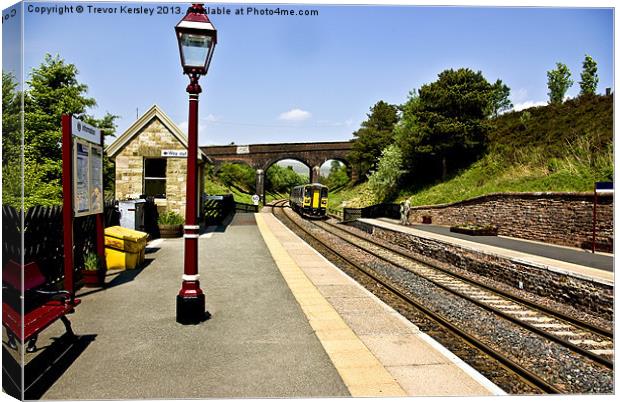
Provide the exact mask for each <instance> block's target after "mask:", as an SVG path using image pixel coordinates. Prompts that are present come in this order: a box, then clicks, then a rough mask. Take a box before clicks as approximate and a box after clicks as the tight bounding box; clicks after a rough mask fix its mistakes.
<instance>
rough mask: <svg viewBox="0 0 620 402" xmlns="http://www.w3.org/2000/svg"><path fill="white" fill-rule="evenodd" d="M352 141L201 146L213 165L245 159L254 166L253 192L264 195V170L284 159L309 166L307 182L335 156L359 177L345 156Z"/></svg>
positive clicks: (241, 161) (239, 161) (352, 178)
mask: <svg viewBox="0 0 620 402" xmlns="http://www.w3.org/2000/svg"><path fill="white" fill-rule="evenodd" d="M352 147H353V142H351V141H347V142H308V143H303V142H297V143H281V144H251V145H222V146H219V145H218V146H205V147H200V149H201V150H202V151H203V152H204V153H205V154H206V155H207V157H208V158H209V159H210V161H211V162H212V163H213V164H214V165H215V167H216V169H217V168H218V167H219V166H220V165H221V164H222V163H245V164H247V165H249V166H251V167H252V168H254V169H255V170H256V192H257V194H258V195H259V196H261V197H264V195H265V172H266V171H267V169H269V167H270V166H271V165H273V164H274V163H276V162H278V161H281V160H283V159H294V160H297V161H299V162H301V163H303V164H304V165H306V166H307V167H308V169H309V170H310V182H311V183H315V182H317V181H318V179H319V175H320V172H321V165H322V164H323V163H325V162H326V161H327V160H330V159H335V160H337V161H340V162H342V163H344V164H345V166H346V167H347V172H348V173H349V177H351V180H357V179H358V171H357V169H355V168H354V167H353V166H352V165H351V162H349V160H348V154H349V151H350V150H351V149H352Z"/></svg>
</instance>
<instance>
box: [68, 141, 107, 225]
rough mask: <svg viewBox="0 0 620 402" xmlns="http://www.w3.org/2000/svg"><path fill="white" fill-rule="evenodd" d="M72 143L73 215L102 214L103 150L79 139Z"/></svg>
mask: <svg viewBox="0 0 620 402" xmlns="http://www.w3.org/2000/svg"><path fill="white" fill-rule="evenodd" d="M73 141H74V144H73V166H74V169H73V197H74V199H73V212H74V215H75V216H86V215H92V214H100V213H103V149H102V147H101V146H100V145H96V144H93V143H90V142H88V141H84V140H82V139H80V138H74V139H73Z"/></svg>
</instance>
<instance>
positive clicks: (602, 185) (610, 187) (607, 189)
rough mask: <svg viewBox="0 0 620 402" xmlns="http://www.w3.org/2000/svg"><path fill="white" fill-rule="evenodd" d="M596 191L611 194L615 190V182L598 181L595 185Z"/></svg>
mask: <svg viewBox="0 0 620 402" xmlns="http://www.w3.org/2000/svg"><path fill="white" fill-rule="evenodd" d="M594 189H595V192H597V193H598V194H605V193H607V194H609V193H613V192H614V183H613V182H611V181H597V182H596V184H595V186H594Z"/></svg>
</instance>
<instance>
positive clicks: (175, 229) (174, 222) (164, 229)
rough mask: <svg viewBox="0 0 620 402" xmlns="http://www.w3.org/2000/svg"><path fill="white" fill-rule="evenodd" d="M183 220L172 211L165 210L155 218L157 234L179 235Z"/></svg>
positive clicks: (172, 236)
mask: <svg viewBox="0 0 620 402" xmlns="http://www.w3.org/2000/svg"><path fill="white" fill-rule="evenodd" d="M184 222H185V220H184V219H183V217H182V216H181V215H179V214H178V213H176V212H174V211H167V212H164V213H163V214H161V215H159V217H158V218H157V226H158V228H159V236H160V237H163V238H174V237H181V234H182V232H183V223H184Z"/></svg>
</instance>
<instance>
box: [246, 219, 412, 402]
mask: <svg viewBox="0 0 620 402" xmlns="http://www.w3.org/2000/svg"><path fill="white" fill-rule="evenodd" d="M255 216H256V224H257V225H258V229H259V231H260V233H261V235H262V236H263V239H264V241H265V244H267V248H268V249H269V252H270V253H271V256H272V257H273V259H274V261H275V263H276V265H277V266H278V269H279V270H280V272H281V274H282V276H283V277H284V280H285V281H286V283H287V284H288V286H289V288H290V289H291V292H292V293H293V295H294V296H295V298H296V299H297V302H298V303H299V305H300V307H301V309H302V310H303V312H304V314H305V315H306V317H307V318H308V321H309V322H310V326H312V328H313V329H314V332H315V334H316V336H317V337H318V339H319V341H320V342H321V344H322V345H323V348H324V349H325V352H327V355H328V356H329V358H330V359H331V361H332V363H333V364H334V367H336V370H337V371H338V374H340V377H341V378H342V381H343V382H344V384H345V385H346V386H347V388H348V389H349V392H350V393H351V396H375V397H376V396H391V397H396V396H407V393H406V392H405V391H404V390H403V389H402V387H401V386H400V384H398V382H397V381H396V380H395V379H394V377H392V375H391V374H390V373H389V372H388V371H387V369H386V368H385V367H383V365H382V364H381V363H380V362H379V360H377V358H376V357H375V356H374V355H373V354H372V353H371V352H370V350H368V348H367V347H366V345H365V344H364V343H363V342H362V341H361V340H360V339H359V338H358V336H357V335H356V334H355V333H354V332H353V331H352V330H351V328H349V326H348V325H347V324H346V323H345V322H344V320H343V319H342V318H341V317H340V315H339V314H338V313H337V312H336V310H334V308H333V307H332V306H331V305H330V304H329V302H328V301H327V300H325V298H324V297H323V295H321V293H320V292H319V290H318V289H317V288H316V286H314V284H313V283H312V281H310V279H308V277H307V276H306V274H304V272H303V271H302V270H301V268H299V266H298V265H297V264H296V263H295V261H294V260H293V258H292V257H291V256H290V255H289V253H288V252H287V251H286V249H285V248H284V247H283V246H282V244H280V242H279V241H278V240H277V238H276V236H275V235H274V234H273V233H272V231H271V230H270V229H269V227H268V226H267V223H266V222H265V220H264V217H263V216H262V215H261V214H255Z"/></svg>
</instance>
